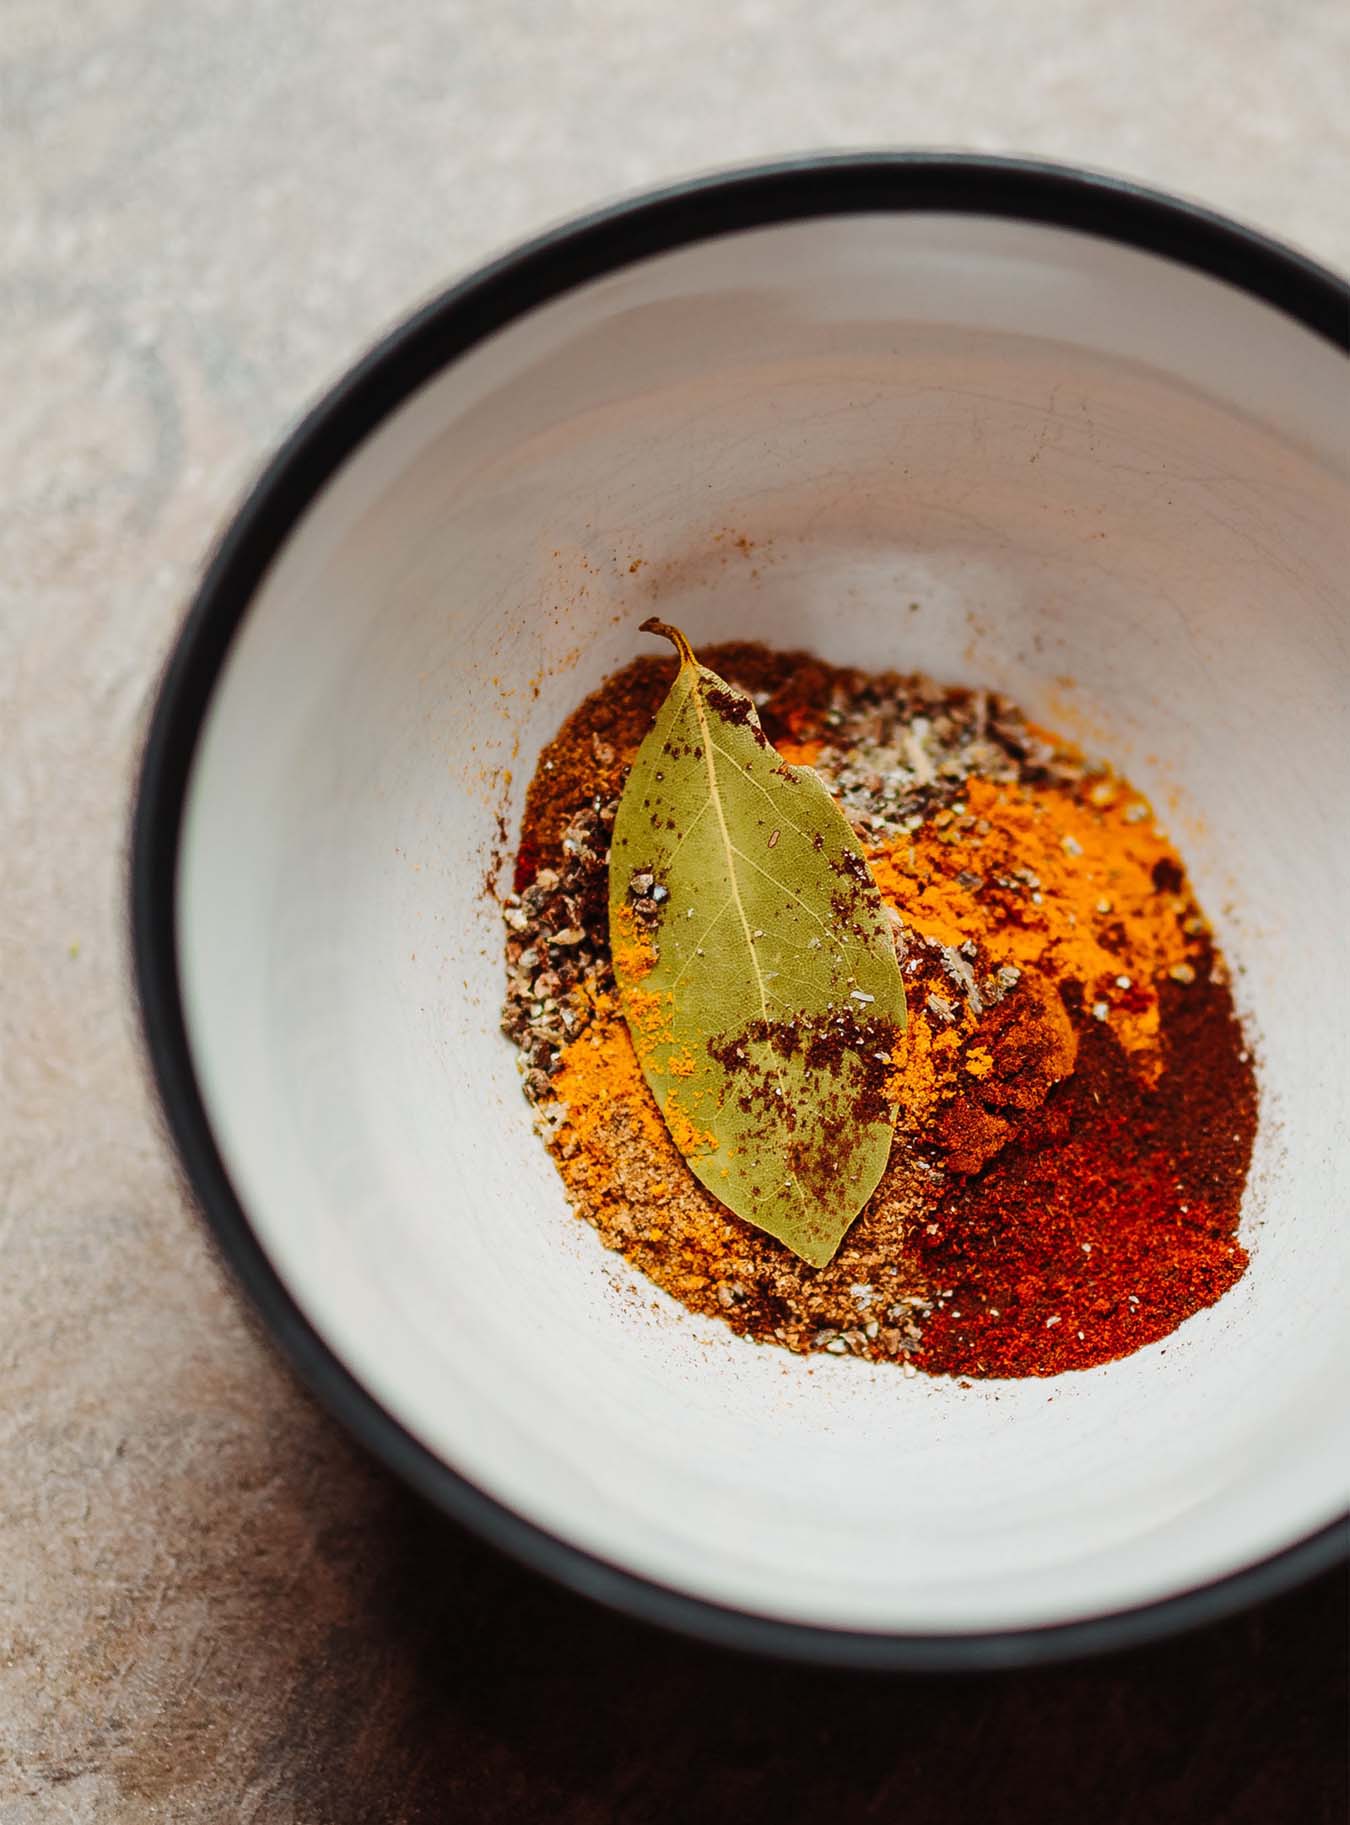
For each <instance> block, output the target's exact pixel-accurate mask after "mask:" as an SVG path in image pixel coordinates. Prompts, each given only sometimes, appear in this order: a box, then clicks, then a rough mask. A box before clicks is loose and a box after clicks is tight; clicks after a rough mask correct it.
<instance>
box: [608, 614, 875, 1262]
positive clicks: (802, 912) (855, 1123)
mask: <svg viewBox="0 0 1350 1825" xmlns="http://www.w3.org/2000/svg"><path fill="white" fill-rule="evenodd" d="M643 631H644V632H648V633H654V634H660V635H662V636H664V637H665V638H666V639H668V640H671V641H672V642H673V643H674V645H675V648H676V650H677V651H678V653H679V656H680V669H679V672H678V674H677V675H676V678H675V682H674V683H673V684H672V686H671V688H670V692H669V694H668V695H667V697H666V699H665V702H664V703H663V704H662V706H661V708H660V710H659V712H658V713H657V717H656V721H655V722H654V724H653V725H652V728H651V731H650V733H649V734H648V735H647V737H646V739H645V741H644V742H643V743H642V746H641V748H640V749H639V750H638V753H637V757H636V759H635V760H634V763H633V767H632V771H631V772H630V773H629V775H628V779H627V781H626V783H625V785H624V789H623V794H622V796H621V798H620V800H619V808H618V813H617V815H616V817H615V822H614V835H613V839H612V844H611V848H610V862H609V922H610V941H611V949H612V952H613V958H614V972H615V976H616V978H617V981H618V988H619V998H620V1004H621V1006H622V1008H623V1011H624V1015H625V1017H626V1019H627V1021H628V1026H629V1030H630V1032H631V1034H632V1038H633V1043H634V1046H635V1047H636V1050H637V1054H638V1058H639V1061H640V1063H641V1066H642V1070H643V1073H644V1075H645V1076H646V1080H647V1083H648V1084H649V1085H650V1087H651V1090H652V1092H653V1094H654V1096H655V1098H656V1101H657V1103H658V1105H659V1107H660V1109H661V1112H662V1114H663V1115H664V1117H665V1120H666V1123H667V1126H668V1127H669V1129H670V1132H671V1135H672V1137H673V1138H674V1141H675V1144H676V1145H677V1146H678V1148H679V1150H680V1152H681V1153H682V1154H683V1155H684V1157H685V1159H686V1160H687V1161H688V1163H689V1166H690V1168H691V1169H692V1171H693V1172H694V1173H695V1175H696V1176H697V1177H698V1178H699V1179H700V1180H701V1181H702V1183H703V1184H704V1185H706V1186H707V1187H708V1189H709V1190H710V1191H711V1192H712V1193H713V1194H714V1195H715V1196H716V1197H717V1198H719V1199H720V1200H721V1202H722V1203H723V1204H725V1205H726V1206H727V1207H728V1208H729V1209H730V1210H732V1211H734V1212H735V1213H736V1215H737V1216H740V1217H742V1218H744V1219H745V1220H746V1221H747V1222H750V1223H753V1224H754V1225H755V1226H756V1227H757V1228H759V1229H762V1230H766V1231H767V1232H768V1233H769V1234H770V1235H772V1236H776V1237H778V1239H779V1240H780V1241H782V1242H785V1243H786V1244H787V1246H788V1247H789V1248H790V1249H792V1250H793V1251H794V1253H796V1254H798V1255H800V1256H801V1257H802V1259H803V1260H805V1261H808V1262H810V1263H811V1264H812V1265H813V1266H816V1267H823V1266H824V1265H825V1263H826V1262H827V1261H829V1260H830V1258H831V1256H832V1255H833V1254H834V1252H835V1250H836V1249H837V1248H838V1246H839V1243H840V1242H841V1241H842V1239H843V1237H844V1234H845V1232H846V1231H847V1229H848V1227H849V1225H850V1224H851V1223H852V1221H853V1219H854V1218H855V1217H856V1216H857V1214H858V1212H859V1211H860V1210H861V1209H862V1207H863V1205H864V1204H865V1203H866V1201H867V1199H868V1197H869V1196H870V1195H871V1193H872V1191H873V1190H874V1189H875V1187H876V1184H877V1182H878V1180H879V1179H880V1177H881V1175H882V1172H883V1171H884V1170H885V1166H886V1160H887V1156H888V1154H889V1151H890V1145H891V1137H892V1130H893V1127H894V1120H895V1106H894V1102H893V1101H892V1100H891V1098H890V1097H889V1096H888V1094H887V1086H888V1083H889V1079H890V1074H891V1070H892V1055H893V1052H894V1049H895V1046H896V1042H897V1040H898V1039H899V1036H900V1034H901V1033H902V1032H903V1030H904V1025H905V994H904V986H903V984H902V982H901V977H900V966H899V962H898V960H897V957H896V953H895V944H894V940H893V937H892V932H891V926H890V921H889V917H888V915H887V912H886V909H885V906H884V904H883V902H882V899H881V896H880V893H879V892H878V890H877V886H876V883H875V882H874V881H873V879H872V875H871V872H870V870H869V869H868V866H867V862H866V860H865V858H864V856H863V853H862V851H861V849H860V848H859V846H858V843H857V840H856V838H855V837H854V834H853V831H852V829H851V828H850V826H849V824H848V823H847V821H846V820H845V818H844V816H843V814H842V813H841V812H840V810H839V808H838V807H837V806H836V805H835V803H834V801H833V799H831V797H830V795H829V792H828V791H827V790H826V788H825V785H824V782H823V781H822V780H821V779H820V777H819V776H818V775H817V774H816V773H814V772H813V771H812V770H811V769H810V768H809V767H793V766H789V765H788V764H787V763H786V762H785V761H784V760H783V759H782V758H781V756H780V755H779V754H778V753H777V751H776V750H775V749H774V748H773V746H772V744H771V743H770V742H769V740H768V738H767V736H766V735H765V734H764V732H763V730H762V728H761V727H760V722H759V717H758V716H757V714H756V712H755V707H754V704H753V703H752V702H751V700H750V699H749V698H748V697H746V696H745V695H744V694H743V693H742V692H740V691H739V690H736V689H735V688H733V687H732V686H730V685H728V684H727V683H726V682H725V681H724V680H723V679H721V678H719V677H718V676H717V674H716V673H715V672H711V671H709V670H708V669H707V668H706V667H705V666H701V665H700V664H699V663H698V661H697V660H696V658H695V657H694V654H693V651H692V650H691V648H690V646H689V643H688V641H687V640H686V639H685V637H684V635H683V634H681V633H680V632H679V630H678V629H676V628H672V627H667V626H666V625H665V624H664V623H663V622H660V621H655V620H652V621H645V622H644V623H643Z"/></svg>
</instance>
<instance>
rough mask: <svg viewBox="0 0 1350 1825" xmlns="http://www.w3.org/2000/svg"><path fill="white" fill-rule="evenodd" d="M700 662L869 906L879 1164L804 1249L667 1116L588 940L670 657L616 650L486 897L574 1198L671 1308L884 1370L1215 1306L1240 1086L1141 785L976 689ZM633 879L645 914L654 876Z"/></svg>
mask: <svg viewBox="0 0 1350 1825" xmlns="http://www.w3.org/2000/svg"><path fill="white" fill-rule="evenodd" d="M702 658H703V660H704V661H705V663H706V664H707V665H708V666H710V667H712V668H714V669H715V670H716V671H717V672H718V673H720V674H721V676H722V677H723V678H725V679H726V680H727V681H728V682H729V683H731V684H734V685H736V686H739V687H740V689H742V690H743V691H745V692H746V693H748V694H749V696H750V697H751V698H752V699H753V701H754V703H755V705H756V706H757V708H758V713H759V718H760V721H761V723H762V725H763V728H764V731H765V733H766V734H767V735H768V737H769V738H770V740H771V741H772V742H773V743H774V745H775V746H776V748H777V749H778V751H779V753H780V754H781V755H782V756H783V757H784V759H785V760H787V761H789V762H791V763H793V764H796V765H806V766H811V767H814V768H815V769H816V770H817V772H818V773H819V774H820V776H821V777H822V779H823V780H824V781H825V783H826V785H827V786H828V788H829V790H830V792H831V794H832V795H833V796H834V798H835V800H836V802H837V804H838V805H839V806H840V808H841V809H842V810H843V812H844V814H845V816H846V817H847V818H848V820H849V822H850V823H851V824H852V826H853V829H854V831H855V832H856V833H857V836H858V838H859V840H860V842H861V844H862V846H863V850H864V853H865V855H866V858H867V862H868V864H869V866H870V868H871V872H872V875H873V878H874V880H875V882H876V884H877V886H878V888H879V889H880V892H881V894H882V896H883V898H884V900H885V902H886V905H887V907H888V908H889V909H890V911H891V915H892V919H893V922H894V925H895V936H896V946H897V951H898V953H899V955H900V958H901V969H902V974H903V979H904V983H905V989H906V997H907V1001H908V1007H909V1023H908V1027H907V1029H906V1031H905V1033H904V1035H903V1038H902V1039H901V1040H900V1041H899V1043H898V1045H897V1047H896V1051H895V1055H894V1062H893V1073H892V1078H891V1084H890V1094H891V1095H892V1097H893V1100H894V1101H895V1104H896V1107H897V1119H896V1127H895V1138H894V1142H893V1144H892V1147H891V1153H890V1161H889V1165H888V1166H887V1169H886V1172H885V1174H884V1176H883V1178H882V1180H881V1183H880V1184H879V1186H878V1187H877V1190H876V1191H875V1193H874V1194H873V1195H872V1197H871V1198H870V1200H869V1201H868V1203H867V1205H866V1206H865V1208H864V1209H863V1211H862V1213H861V1215H860V1216H859V1217H858V1219H857V1221H856V1222H855V1223H854V1224H853V1226H852V1227H851V1229H850V1230H849V1231H848V1234H847V1235H846V1236H845V1238H844V1241H843V1243H842V1245H841V1246H840V1248H839V1250H838V1252H837V1254H836V1255H835V1256H834V1258H833V1260H832V1261H830V1262H829V1264H828V1265H827V1266H825V1267H823V1268H815V1267H811V1266H809V1265H807V1263H806V1262H805V1261H803V1260H801V1259H799V1258H798V1257H797V1256H796V1255H795V1254H794V1253H793V1252H792V1251H791V1250H790V1249H789V1248H787V1247H786V1246H785V1245H784V1244H783V1243H781V1242H779V1241H776V1240H775V1239H774V1238H773V1237H771V1236H769V1235H766V1234H764V1233H762V1232H761V1231H760V1230H758V1229H756V1228H754V1227H752V1225H750V1224H749V1223H747V1222H745V1221H743V1220H742V1219H741V1218H739V1217H737V1216H734V1215H733V1214H732V1213H731V1212H730V1211H729V1210H728V1209H726V1208H725V1207H724V1206H723V1205H722V1204H721V1203H720V1202H719V1201H718V1200H717V1198H715V1197H714V1196H713V1195H712V1193H711V1192H710V1191H708V1190H707V1189H705V1187H704V1186H703V1185H701V1184H700V1183H699V1182H698V1180H697V1179H696V1178H695V1177H694V1175H693V1173H692V1172H691V1171H690V1169H689V1167H688V1165H687V1164H686V1162H685V1159H684V1158H683V1157H682V1155H681V1153H680V1151H679V1149H678V1148H677V1147H676V1145H675V1142H674V1140H673V1139H672V1137H671V1133H670V1129H669V1127H668V1125H667V1122H666V1120H665V1118H664V1117H663V1115H662V1113H661V1111H660V1109H659V1108H658V1107H657V1104H656V1102H655V1100H654V1098H653V1096H652V1094H651V1091H650V1090H649V1088H648V1086H647V1083H646V1082H645V1081H644V1077H643V1073H642V1070H641V1068H640V1065H639V1062H638V1059H637V1056H636V1054H635V1052H634V1048H633V1043H632V1040H631V1038H630V1035H629V1030H628V1027H627V1024H626V1022H625V1020H624V1017H623V1014H622V1012H621V1010H620V1007H619V1004H618V997H617V994H616V985H615V978H614V971H613V966H612V962H611V957H610V948H609V936H608V883H607V870H608V858H609V839H610V832H611V830H612V828H613V824H614V818H615V812H616V808H617V804H618V799H619V795H620V792H621V791H622V788H623V784H624V780H625V777H626V775H627V772H628V769H629V767H630V766H631V764H632V761H633V757H634V755H635V754H636V752H637V749H638V746H639V744H640V743H641V741H642V739H643V737H644V735H645V734H646V733H647V731H648V729H649V727H650V726H651V723H652V720H653V717H654V715H655V713H656V711H657V709H658V707H659V706H660V704H661V702H662V700H663V698H664V697H665V695H666V692H667V690H668V688H669V687H670V684H671V681H672V678H673V676H674V673H675V667H674V665H673V663H672V662H671V661H670V660H669V659H666V658H663V657H662V658H643V659H639V660H636V661H635V662H634V663H633V664H631V665H629V666H627V667H626V668H625V669H624V670H623V671H621V672H619V673H618V674H616V675H615V676H614V677H612V678H611V679H610V680H609V681H608V682H607V683H606V684H605V685H603V686H602V687H601V689H600V690H598V691H597V692H595V693H594V694H593V695H592V696H591V697H589V698H588V699H587V700H586V701H585V702H584V703H583V704H582V705H581V706H580V707H579V708H578V709H577V710H576V711H575V712H574V714H573V715H572V716H570V717H569V718H568V720H567V722H566V723H565V724H564V726H563V728H562V730H561V731H560V732H559V734H558V736H557V737H556V739H555V740H554V741H553V742H552V743H551V744H550V745H549V746H548V747H547V748H545V750H544V752H543V754H542V756H541V758H540V762H539V767H538V770H537V772H536V774H535V777H534V779H533V781H532V783H531V786H530V789H529V793H528V797H527V803H526V812H525V820H524V829H523V834H522V839H521V845H520V851H519V856H518V860H517V867H516V877H515V883H514V885H515V892H514V893H513V894H512V896H511V897H510V898H509V900H508V902H507V906H506V909H505V916H506V925H507V947H506V955H507V969H508V988H507V999H506V1007H505V1011H504V1014H503V1028H504V1030H505V1032H506V1033H507V1034H508V1036H509V1037H510V1038H511V1039H512V1040H513V1041H514V1042H515V1043H516V1044H517V1045H518V1046H519V1047H520V1049H521V1051H522V1053H523V1055H524V1058H523V1064H524V1073H525V1074H524V1087H525V1092H526V1095H527V1096H528V1097H529V1098H530V1100H531V1101H532V1102H533V1103H534V1104H535V1105H536V1109H537V1113H538V1123H539V1126H540V1128H541V1130H542V1132H543V1133H544V1135H545V1137H546V1140H547V1143H548V1146H549V1148H550V1150H551V1152H552V1154H553V1157H554V1159H555V1161H556V1163H557V1165H558V1169H559V1171H560V1173H561V1174H562V1178H563V1181H564V1184H565V1185H566V1188H567V1192H568V1195H569V1197H570V1199H571V1201H572V1203H573V1205H574V1207H575V1208H576V1210H577V1212H578V1214H579V1215H581V1216H582V1217H584V1218H585V1219H586V1221H587V1222H589V1223H590V1224H591V1225H592V1226H593V1227H594V1228H595V1230H596V1231H597V1233H598V1234H599V1236H600V1238H601V1240H602V1241H603V1242H604V1243H605V1245H606V1246H607V1247H610V1248H613V1249H617V1250H619V1251H620V1252H622V1253H623V1254H624V1255H625V1256H626V1257H627V1258H628V1259H629V1260H630V1261H631V1262H632V1263H633V1264H634V1265H635V1266H637V1267H638V1268H640V1269H641V1270H642V1272H643V1273H644V1274H646V1275H647V1276H648V1277H649V1278H650V1279H652V1280H653V1281H655V1282H656V1284H657V1285H659V1286H661V1287H663V1288H664V1289H665V1290H666V1292H668V1293H670V1294H672V1295H673V1296H674V1297H675V1298H676V1299H678V1300H680V1301H682V1302H683V1304H684V1305H686V1306H687V1307H689V1308H690V1309H691V1310H693V1311H697V1312H702V1313H707V1314H711V1315H713V1316H715V1317H718V1318H721V1319H723V1320H725V1321H726V1322H727V1323H728V1324H729V1325H731V1327H732V1328H733V1329H734V1330H735V1331H737V1332H739V1333H741V1334H743V1335H745V1336H748V1337H750V1338H752V1339H753V1340H755V1341H757V1342H765V1343H778V1344H781V1345H784V1346H785V1347H787V1348H788V1349H791V1350H795V1351H809V1350H825V1351H828V1352H829V1353H831V1354H833V1355H844V1354H852V1355H855V1356H861V1357H866V1358H870V1359H872V1360H876V1361H883V1360H884V1361H894V1362H898V1363H901V1364H903V1365H904V1368H905V1372H906V1373H908V1374H913V1373H917V1372H920V1371H925V1372H929V1373H949V1374H957V1375H966V1376H1024V1375H1051V1374H1057V1373H1059V1372H1060V1371H1062V1370H1066V1369H1083V1368H1088V1367H1090V1366H1091V1365H1093V1364H1095V1363H1100V1362H1104V1361H1107V1360H1110V1359H1112V1358H1115V1357H1119V1356H1123V1355H1126V1354H1128V1353H1129V1352H1130V1351H1132V1350H1135V1349H1137V1348H1139V1346H1140V1345H1142V1344H1145V1343H1149V1342H1152V1341H1154V1340H1155V1339H1157V1338H1160V1337H1163V1336H1165V1335H1166V1334H1167V1333H1168V1332H1170V1331H1172V1330H1174V1329H1175V1328H1176V1326H1177V1325H1178V1324H1180V1323H1181V1322H1182V1320H1183V1319H1185V1318H1186V1317H1188V1316H1189V1315H1190V1314H1191V1313H1193V1312H1195V1311H1197V1310H1198V1309H1200V1308H1201V1307H1203V1306H1207V1305H1210V1304H1212V1303H1213V1302H1214V1301H1215V1300H1216V1299H1218V1298H1219V1297H1220V1296H1221V1295H1222V1294H1223V1293H1224V1292H1225V1291H1227V1289H1228V1288H1229V1287H1230V1286H1232V1284H1233V1283H1234V1282H1235V1281H1236V1280H1237V1279H1238V1277H1239V1276H1240V1275H1241V1273H1242V1271H1243V1269H1244V1267H1245V1265H1246V1260H1247V1257H1246V1253H1245V1251H1244V1249H1243V1248H1242V1245H1241V1244H1240V1242H1239V1241H1238V1237H1237V1229H1238V1215H1239V1207H1240V1204H1241V1199H1242V1192H1243V1186H1244V1183H1245V1179H1246V1174H1247V1169H1248V1164H1249V1162H1250V1158H1251V1151H1252V1143H1253V1139H1254V1135H1255V1128H1256V1109H1257V1098H1256V1086H1255V1078H1254V1072H1253V1067H1252V1062H1251V1058H1250V1055H1249V1052H1248V1049H1247V1046H1246V1044H1245V1041H1244V1038H1243V1034H1242V1030H1241V1028H1240V1026H1239V1024H1238V1021H1237V1018H1236V1016H1235V1014H1234V1009H1233V1003H1232V997H1231V993H1230V990H1229V985H1228V977H1227V972H1226V969H1225V967H1224V963H1223V959H1222V957H1221V956H1220V955H1219V953H1218V951H1217V949H1216V948H1215V945H1214V941H1213V938H1212V936H1211V933H1210V929H1209V926H1208V924H1207V923H1206V920H1205V918H1204V915H1203V913H1202V912H1201V911H1200V909H1199V907H1198V906H1197V905H1196V902H1195V899H1194V896H1193V894H1192V892H1191V889H1190V886H1189V884H1188V881H1187V878H1186V872H1185V868H1184V866H1183V864H1182V862H1181V859H1180V857H1179V856H1178V855H1177V853H1176V851H1175V850H1174V849H1173V847H1172V846H1171V844H1170V843H1169V841H1168V839H1167V837H1166V835H1165V834H1164V833H1163V831H1162V830H1161V829H1160V828H1159V827H1158V825H1157V822H1156V820H1155V818H1154V814H1153V811H1152V809H1151V807H1150V806H1149V804H1148V803H1147V801H1146V800H1145V799H1144V798H1142V797H1141V796H1140V794H1138V793H1137V792H1135V791H1134V789H1133V788H1132V787H1131V786H1130V785H1129V783H1128V782H1127V781H1126V780H1124V779H1123V778H1121V777H1120V776H1119V775H1118V774H1116V773H1115V772H1113V771H1112V770H1111V769H1110V768H1109V767H1107V766H1105V765H1104V764H1102V763H1100V762H1096V761H1088V760H1085V759H1084V758H1083V757H1082V756H1081V755H1080V753H1079V752H1078V750H1077V749H1076V748H1075V747H1073V746H1072V745H1071V744H1070V743H1068V742H1064V741H1060V740H1058V739H1056V738H1055V737H1054V736H1053V735H1050V734H1047V733H1046V732H1044V731H1042V730H1040V729H1038V728H1036V727H1034V726H1033V725H1031V724H1030V723H1028V722H1027V720H1026V719H1025V717H1023V715H1022V714H1021V713H1020V712H1019V711H1018V710H1017V708H1016V707H1015V706H1014V705H1013V704H1011V703H1009V702H1008V701H1007V699H1006V698H1003V697H1001V696H999V695H997V694H994V693H991V692H986V691H972V690H966V689H947V688H943V687H941V686H938V685H935V684H934V683H932V682H931V681H930V680H928V679H926V678H922V677H914V676H901V675H897V674H895V673H884V674H880V675H867V674H864V673H861V672H856V671H850V670H841V669H838V668H835V667H832V666H828V665H825V664H823V663H821V662H820V661H818V660H815V659H812V658H810V657H808V656H806V655H803V654H801V653H790V654H782V653H773V652H769V651H767V650H765V649H764V648H761V647H757V646H746V645H728V646H722V647H717V648H713V649H710V650H708V651H707V652H705V653H704V654H703V655H702ZM630 892H631V897H632V904H633V912H634V917H635V919H636V920H637V921H638V923H639V924H641V922H642V921H643V919H644V917H645V916H650V917H651V918H652V920H653V922H655V920H656V918H657V916H658V915H659V896H660V893H661V888H660V884H659V883H658V882H655V881H653V880H651V879H644V878H642V877H641V876H637V877H635V878H634V880H633V882H632V884H631V889H630ZM654 896H655V897H654Z"/></svg>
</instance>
